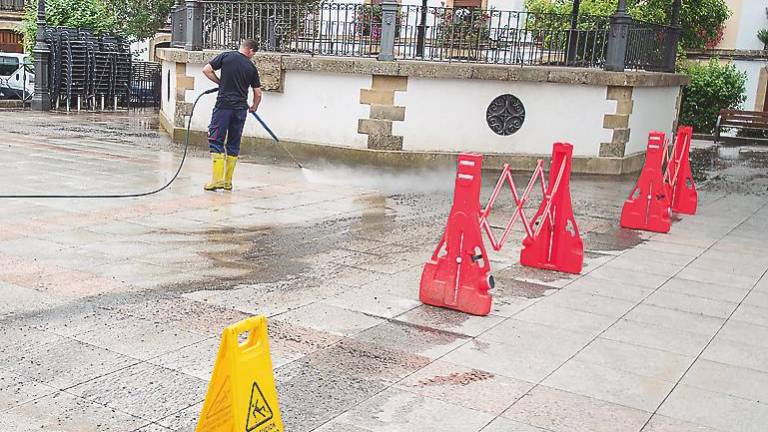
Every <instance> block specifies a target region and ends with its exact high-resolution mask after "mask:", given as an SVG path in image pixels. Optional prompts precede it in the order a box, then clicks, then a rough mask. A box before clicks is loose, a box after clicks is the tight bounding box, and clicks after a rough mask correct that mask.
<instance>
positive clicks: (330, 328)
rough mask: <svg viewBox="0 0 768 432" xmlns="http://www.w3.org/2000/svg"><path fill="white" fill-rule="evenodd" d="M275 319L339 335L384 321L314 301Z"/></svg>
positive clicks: (351, 333)
mask: <svg viewBox="0 0 768 432" xmlns="http://www.w3.org/2000/svg"><path fill="white" fill-rule="evenodd" d="M275 320H277V321H284V322H288V323H291V324H296V325H300V326H303V327H306V328H312V329H316V330H320V331H324V332H328V333H332V334H336V335H339V336H350V335H353V334H356V333H359V332H361V331H363V330H365V329H368V328H371V327H373V326H375V325H378V324H380V323H382V322H383V321H382V320H381V319H379V318H374V317H371V316H369V315H365V314H362V313H360V312H354V311H350V310H346V309H343V308H340V307H336V306H331V305H326V304H322V303H313V304H310V305H307V306H304V307H301V308H298V309H295V310H292V311H290V312H286V313H284V314H281V315H279V316H277V317H276V318H275Z"/></svg>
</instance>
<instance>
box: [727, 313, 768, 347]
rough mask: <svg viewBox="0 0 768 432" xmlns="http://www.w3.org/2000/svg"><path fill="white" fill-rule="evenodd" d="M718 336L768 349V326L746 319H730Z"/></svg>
mask: <svg viewBox="0 0 768 432" xmlns="http://www.w3.org/2000/svg"><path fill="white" fill-rule="evenodd" d="M742 306H743V305H742ZM717 338H718V339H724V340H729V341H733V342H738V343H742V344H746V345H755V346H759V347H763V348H765V349H768V327H764V326H760V325H756V324H750V323H748V322H744V321H737V320H734V319H731V320H728V322H726V323H725V326H723V329H722V330H720V333H718V334H717Z"/></svg>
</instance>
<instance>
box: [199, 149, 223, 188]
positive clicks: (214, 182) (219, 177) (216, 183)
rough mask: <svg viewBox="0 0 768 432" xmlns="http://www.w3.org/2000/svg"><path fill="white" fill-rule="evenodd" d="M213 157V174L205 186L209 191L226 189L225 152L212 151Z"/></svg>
mask: <svg viewBox="0 0 768 432" xmlns="http://www.w3.org/2000/svg"><path fill="white" fill-rule="evenodd" d="M211 158H212V159H213V176H212V178H211V182H210V183H208V184H206V185H205V186H203V189H205V190H207V191H215V190H219V189H224V154H223V153H211Z"/></svg>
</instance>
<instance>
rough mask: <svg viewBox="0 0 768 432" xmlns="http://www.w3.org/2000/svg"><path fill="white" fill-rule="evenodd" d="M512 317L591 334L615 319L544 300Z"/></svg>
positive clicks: (606, 326)
mask: <svg viewBox="0 0 768 432" xmlns="http://www.w3.org/2000/svg"><path fill="white" fill-rule="evenodd" d="M514 318H515V319H516V320H520V321H527V322H531V323H536V324H543V325H547V326H550V327H557V328H561V329H563V330H569V331H573V332H577V333H588V334H591V335H593V336H596V335H598V334H599V333H600V332H602V331H603V330H605V329H607V328H608V327H609V326H610V325H611V324H612V323H613V322H614V321H615V320H616V319H617V318H616V317H611V316H606V315H597V314H593V313H589V312H582V311H578V310H575V309H569V308H564V307H560V306H555V305H550V304H548V303H545V302H539V303H536V304H535V305H533V306H531V307H529V308H528V309H526V310H524V311H522V312H520V313H519V314H517V315H515V317H514Z"/></svg>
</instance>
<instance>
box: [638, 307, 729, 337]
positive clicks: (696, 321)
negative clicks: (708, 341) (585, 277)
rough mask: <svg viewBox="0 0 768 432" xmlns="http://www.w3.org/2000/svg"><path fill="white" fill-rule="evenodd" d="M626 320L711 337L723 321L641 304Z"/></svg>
mask: <svg viewBox="0 0 768 432" xmlns="http://www.w3.org/2000/svg"><path fill="white" fill-rule="evenodd" d="M625 318H626V319H628V320H631V321H639V322H644V323H648V324H655V325H659V326H662V327H667V328H670V329H675V330H683V331H686V332H690V333H699V334H702V335H707V336H712V335H714V334H715V332H717V330H718V329H719V328H720V327H721V326H722V324H723V322H724V321H725V319H723V318H717V317H710V316H707V315H701V314H694V313H690V312H684V311H677V310H673V309H667V308H663V307H658V306H654V305H646V304H641V305H639V306H637V307H636V308H635V309H633V310H632V311H631V312H629V313H628V314H627V315H626V316H625Z"/></svg>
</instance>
